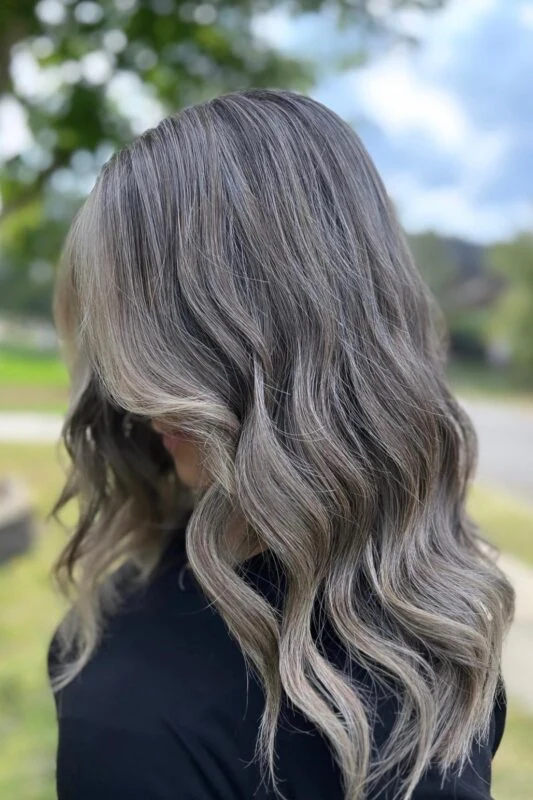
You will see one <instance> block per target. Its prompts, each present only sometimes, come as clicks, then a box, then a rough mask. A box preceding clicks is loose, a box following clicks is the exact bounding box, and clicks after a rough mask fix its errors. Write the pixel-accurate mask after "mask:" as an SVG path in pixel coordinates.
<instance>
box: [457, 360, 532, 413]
mask: <svg viewBox="0 0 533 800" xmlns="http://www.w3.org/2000/svg"><path fill="white" fill-rule="evenodd" d="M447 373H448V379H449V381H450V383H451V385H452V386H453V389H454V392H456V393H457V394H458V395H460V396H461V397H464V398H465V399H469V400H498V401H501V402H506V403H518V404H519V405H526V406H528V407H531V406H533V388H532V387H531V385H529V386H525V385H523V384H520V383H518V382H517V380H516V378H513V376H512V374H511V373H510V372H509V370H506V369H496V368H491V367H489V366H487V365H484V364H477V363H476V362H468V361H463V362H460V361H453V362H451V363H450V364H449V365H448V369H447Z"/></svg>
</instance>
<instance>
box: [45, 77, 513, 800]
mask: <svg viewBox="0 0 533 800" xmlns="http://www.w3.org/2000/svg"><path fill="white" fill-rule="evenodd" d="M55 314H56V323H57V328H58V331H59V334H60V338H61V339H62V341H63V344H64V348H65V354H66V360H67V362H68V364H69V367H70V370H71V376H72V388H71V399H70V406H69V410H68V414H67V418H66V421H65V425H64V430H63V437H62V438H63V441H64V444H65V446H66V449H67V451H68V453H69V456H70V462H71V463H70V472H69V475H68V477H67V480H66V484H65V487H64V489H63V492H62V494H61V496H60V497H59V499H58V501H57V503H56V507H55V512H56V513H59V512H60V511H61V509H62V508H63V506H64V505H65V504H66V503H68V501H69V500H70V499H72V498H77V500H78V503H79V517H78V522H77V525H76V527H75V530H74V532H73V534H72V536H71V537H70V539H69V541H68V543H67V545H66V547H65V549H64V551H63V552H62V553H61V555H60V557H59V560H58V562H57V564H56V567H55V572H54V574H55V576H56V578H57V581H58V583H59V585H60V587H61V589H62V591H63V592H64V593H65V594H66V595H67V597H68V598H69V601H70V604H71V605H70V608H71V612H70V613H69V614H68V615H67V617H66V619H65V621H64V623H63V625H62V626H61V628H60V634H61V641H62V643H63V652H64V653H68V654H69V657H68V658H65V664H64V668H63V670H62V672H61V674H60V676H59V677H58V678H57V680H56V682H55V688H56V689H60V688H61V687H62V686H65V685H66V684H67V683H68V682H69V681H71V680H72V678H73V677H74V676H75V675H77V674H78V673H79V672H80V670H81V669H82V668H83V666H84V665H85V664H86V663H87V661H88V659H89V658H90V657H91V655H92V654H93V652H94V651H95V648H96V647H97V645H98V642H99V639H100V636H101V633H102V630H103V629H104V627H105V619H106V617H107V615H109V614H112V613H113V611H114V610H115V609H116V608H117V604H118V603H120V590H119V582H118V580H117V578H116V576H117V575H118V574H120V570H119V566H120V565H121V564H123V563H124V562H125V561H128V562H131V563H136V564H137V565H138V567H139V576H140V578H139V579H140V580H141V581H149V580H150V576H151V575H152V574H153V568H154V566H155V565H156V564H157V562H158V558H159V557H160V554H161V553H162V551H163V548H164V546H165V544H166V543H167V542H168V539H169V537H171V536H172V535H175V531H176V526H179V524H180V521H181V522H182V523H184V524H185V523H186V525H185V537H186V550H187V556H188V562H189V565H190V568H191V569H192V572H193V574H194V576H195V578H196V580H197V582H198V584H199V586H200V587H201V589H202V590H203V591H204V592H205V594H206V596H207V597H208V598H209V599H210V600H211V601H212V602H213V603H214V604H215V605H216V607H217V608H218V610H219V611H220V614H221V615H222V617H223V619H224V620H225V623H226V624H227V627H228V629H229V631H230V633H231V635H232V636H234V637H235V639H236V640H237V642H238V644H239V645H240V647H241V648H242V651H243V653H244V655H245V658H246V663H247V664H248V666H249V667H250V668H251V669H254V670H255V671H256V673H257V674H258V676H259V677H260V679H261V682H262V685H263V686H264V690H265V708H264V715H263V717H262V722H261V725H260V728H259V731H258V740H257V748H256V756H257V757H258V759H259V760H260V762H261V765H262V768H263V770H264V772H263V774H264V775H267V776H269V777H270V778H271V779H272V783H273V786H274V788H275V789H276V790H277V781H276V770H275V734H276V728H277V724H278V722H279V715H280V709H281V707H282V701H283V698H284V697H285V698H288V700H289V701H290V702H291V703H292V704H293V705H294V706H295V707H296V708H297V709H299V710H300V711H301V712H302V713H303V714H304V715H305V716H306V717H307V718H308V719H309V720H311V721H312V722H313V723H314V724H316V726H317V727H318V729H319V730H320V732H321V733H322V734H323V735H324V736H325V738H326V740H327V741H328V742H329V743H330V745H331V749H332V752H333V754H334V756H335V758H336V760H337V762H338V765H339V767H340V770H341V774H342V777H343V782H344V790H345V796H346V798H347V800H359V799H360V798H363V797H364V796H365V792H367V791H368V790H369V787H371V786H372V784H373V782H374V781H376V780H377V779H379V778H383V777H384V776H385V775H386V774H388V773H389V771H392V773H394V771H395V770H396V771H400V772H401V775H402V780H401V784H400V786H401V790H399V791H400V794H399V795H398V796H401V797H402V798H409V797H410V796H411V794H412V792H413V790H414V788H415V786H416V784H417V782H418V781H419V779H420V777H421V775H422V774H423V772H424V771H425V769H426V768H427V767H428V765H429V764H430V763H436V764H438V765H440V767H441V769H442V771H443V774H445V773H446V771H447V770H449V769H451V768H452V767H455V766H456V765H458V766H459V768H462V766H464V765H465V764H466V762H467V760H468V754H469V751H470V748H471V747H472V745H473V743H474V742H475V741H478V740H480V739H481V738H482V737H484V736H486V735H488V731H489V724H490V717H491V711H492V708H493V701H494V697H495V693H496V691H497V684H498V680H499V671H500V662H501V651H502V641H503V638H504V636H505V633H506V630H507V628H508V626H509V624H510V621H511V619H512V614H513V602H514V600H513V591H512V588H511V586H510V585H509V583H508V581H507V580H506V578H505V576H504V575H503V573H502V572H501V571H500V569H499V568H498V567H497V566H496V565H495V563H494V559H493V556H492V555H491V554H490V553H489V552H488V551H487V549H486V547H485V544H484V541H483V539H482V538H481V536H480V534H479V533H478V532H477V530H476V527H475V525H474V524H473V523H472V522H471V521H470V520H469V518H468V517H467V514H466V512H465V495H466V492H467V488H468V486H469V483H470V480H471V478H472V474H473V469H474V465H475V455H476V440H475V436H474V433H473V429H472V426H471V423H470V421H469V419H468V417H467V416H466V415H465V412H464V411H463V410H462V408H461V407H460V405H459V404H458V402H457V401H456V400H455V399H454V396H453V395H452V393H451V392H450V389H449V387H448V384H447V381H446V377H445V371H444V363H445V354H446V336H445V334H444V333H443V330H444V329H443V326H442V322H441V318H440V316H439V313H438V311H437V309H436V308H435V305H434V303H433V301H432V298H431V295H430V293H429V291H428V290H427V288H426V286H425V284H424V283H423V281H422V280H421V277H420V275H419V273H418V271H417V269H416V266H415V265H414V263H413V259H412V256H411V254H410V252H409V249H408V246H407V244H406V240H405V238H404V235H403V233H402V231H401V228H400V226H399V223H398V221H397V218H396V215H395V211H394V208H393V205H392V203H391V200H390V199H389V197H388V195H387V192H386V190H385V188H384V186H383V184H382V181H381V179H380V177H379V175H378V173H377V171H376V169H375V167H374V165H373V163H372V161H371V159H370V158H369V155H368V154H367V152H366V150H365V148H364V146H363V144H362V143H361V141H360V139H359V138H358V136H357V135H356V133H355V132H354V131H353V130H352V128H351V127H350V126H349V125H348V124H347V123H346V122H344V121H343V120H342V119H340V118H339V117H338V116H337V115H336V114H334V113H333V112H332V111H331V110H329V109H328V108H326V107H325V106H324V105H322V104H320V103H318V102H316V101H314V100H312V99H310V98H309V97H306V96H303V95H300V94H297V93H292V92H289V91H281V90H280V91H277V90H248V91H242V92H234V93H231V94H226V95H223V96H221V97H217V98H215V99H213V100H210V101H209V102H205V103H202V104H199V105H195V106H191V107H188V108H185V109H184V110H182V111H181V112H180V113H178V114H175V115H172V116H169V117H168V118H166V119H164V120H163V121H162V122H160V123H159V125H157V127H155V128H153V129H150V130H148V131H146V132H145V133H144V134H143V135H142V136H140V137H139V138H137V139H136V140H134V141H133V142H132V143H131V144H129V145H128V146H126V147H125V148H124V149H122V150H121V151H120V152H118V153H117V154H115V155H114V156H113V157H112V158H111V159H110V161H108V163H107V164H106V165H105V166H104V168H103V170H102V172H101V174H100V176H99V177H98V180H97V182H96V185H95V186H94V189H93V190H92V192H91V194H90V196H89V197H88V199H87V200H86V202H85V204H84V205H83V207H82V209H81V210H80V212H79V213H78V214H77V216H76V218H75V220H74V222H73V224H72V227H71V230H70V233H69V235H68V238H67V241H66V245H65V249H64V255H63V259H62V265H61V268H60V274H59V277H58V282H57V289H56V298H55ZM151 418H157V419H158V420H162V421H163V422H164V424H165V425H166V426H167V427H168V428H171V429H172V428H174V427H175V428H179V429H180V430H181V431H185V432H186V433H188V434H189V435H191V436H193V437H194V439H195V440H196V441H197V442H198V443H199V446H200V447H201V452H202V459H203V463H204V465H205V467H206V468H207V470H208V474H209V476H210V481H208V482H207V483H206V485H204V486H202V488H200V489H197V490H191V489H189V488H187V487H186V486H185V485H184V484H183V483H182V482H181V481H180V479H179V477H178V476H177V475H176V473H175V472H174V471H173V469H172V462H171V461H170V458H169V456H168V454H167V453H166V451H165V450H164V449H163V448H162V446H161V444H160V441H159V438H158V436H157V435H156V434H155V433H154V431H153V430H152V429H151V428H150V425H149V422H150V420H151ZM237 519H238V520H241V521H244V526H245V528H244V529H245V531H246V533H245V534H244V535H245V536H249V539H250V541H252V540H253V541H254V542H259V543H260V545H261V546H262V547H263V548H265V549H267V550H268V551H269V552H270V553H272V554H273V556H274V557H275V559H276V561H277V563H278V564H279V565H280V568H281V569H282V570H283V574H284V576H285V579H286V593H285V595H284V600H283V604H282V608H281V609H278V608H274V607H273V606H272V605H271V604H270V603H269V602H268V601H267V599H266V598H265V597H264V596H262V595H260V594H259V593H258V592H256V591H255V590H254V588H253V587H252V586H251V585H250V584H249V582H247V581H246V580H245V577H244V576H243V575H242V574H241V572H240V571H239V563H240V562H239V559H238V557H237V555H236V551H235V547H234V545H232V544H231V543H230V539H229V537H228V536H227V531H228V530H229V528H230V526H231V525H232V523H233V522H234V521H235V520H237ZM173 532H174V534H173ZM317 603H319V608H320V614H321V618H322V619H323V620H327V622H328V624H329V625H330V626H331V629H332V630H333V631H334V632H335V636H336V637H337V640H338V642H339V643H340V645H341V646H342V648H343V651H344V652H345V653H346V654H348V656H349V657H351V658H353V659H355V660H356V661H357V662H358V663H359V664H362V665H363V666H364V667H366V668H368V670H369V672H370V674H371V675H372V679H373V681H374V682H375V684H379V685H381V686H383V687H386V688H387V691H390V692H393V693H394V696H395V697H396V698H397V700H398V708H399V712H398V716H397V719H396V721H395V724H394V728H393V730H392V732H391V734H390V737H389V738H388V740H387V742H386V743H385V745H384V746H383V748H382V749H381V750H380V752H379V754H378V755H377V756H376V754H375V753H374V750H373V745H372V724H373V721H374V716H373V714H374V712H375V709H374V707H373V705H372V701H371V698H370V697H369V694H368V692H366V693H365V692H364V691H363V689H362V688H361V687H360V686H358V685H357V684H356V683H354V682H353V681H351V680H350V676H349V675H348V674H346V673H345V672H344V671H343V670H341V669H339V668H338V667H337V666H335V665H334V664H333V663H331V661H330V660H328V658H327V656H326V655H325V653H324V651H323V650H322V649H321V647H320V646H319V643H318V642H317V640H316V637H314V635H313V633H312V619H313V610H314V609H316V605H317ZM400 772H398V774H400Z"/></svg>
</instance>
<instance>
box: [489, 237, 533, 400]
mask: <svg viewBox="0 0 533 800" xmlns="http://www.w3.org/2000/svg"><path fill="white" fill-rule="evenodd" d="M489 257H490V263H491V265H492V267H493V269H494V270H495V271H496V272H497V273H498V274H500V275H502V276H503V277H504V279H505V281H506V284H507V288H506V290H505V292H504V293H503V294H502V297H501V300H500V302H499V303H498V306H497V309H496V314H495V317H494V323H493V332H494V334H495V335H497V336H498V337H499V338H501V339H503V340H505V341H507V342H508V343H509V345H510V348H511V359H512V363H513V365H514V368H515V370H516V373H517V377H518V378H519V379H521V380H522V381H523V382H524V383H527V384H530V385H531V384H533V234H531V233H524V234H522V235H521V236H518V237H517V238H516V239H515V240H514V241H512V242H507V243H504V244H499V245H496V246H494V247H493V248H491V251H490V255H489Z"/></svg>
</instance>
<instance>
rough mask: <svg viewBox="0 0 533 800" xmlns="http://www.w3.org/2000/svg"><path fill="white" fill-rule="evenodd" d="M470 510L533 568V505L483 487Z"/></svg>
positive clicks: (502, 546)
mask: <svg viewBox="0 0 533 800" xmlns="http://www.w3.org/2000/svg"><path fill="white" fill-rule="evenodd" d="M469 508H470V511H471V513H472V516H473V517H474V519H475V520H476V522H477V523H478V525H479V526H480V527H481V529H482V531H483V533H484V535H485V536H486V538H487V539H490V541H492V542H494V544H495V545H496V546H497V547H499V548H500V550H502V551H507V552H509V553H512V554H513V555H515V556H517V557H518V558H521V559H523V561H526V562H527V563H528V564H529V565H530V566H532V567H533V506H531V505H528V504H527V503H525V502H524V501H521V500H517V499H515V497H512V496H511V495H510V494H509V493H508V492H506V491H504V490H502V489H500V488H496V487H492V486H491V487H488V486H485V485H484V486H473V487H472V489H471V493H470V506H469ZM532 796H533V792H532Z"/></svg>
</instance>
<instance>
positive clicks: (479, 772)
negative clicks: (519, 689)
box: [413, 678, 507, 800]
mask: <svg viewBox="0 0 533 800" xmlns="http://www.w3.org/2000/svg"><path fill="white" fill-rule="evenodd" d="M506 712H507V701H506V693H505V686H504V683H503V680H502V679H501V678H500V680H499V682H498V687H497V690H496V695H495V698H494V706H493V712H492V719H491V724H490V731H489V736H488V738H487V740H486V741H485V742H480V743H476V744H474V745H473V747H472V751H471V753H470V760H469V763H468V764H467V765H466V767H465V768H464V769H463V771H462V772H461V773H457V771H455V772H453V771H452V772H451V773H450V774H449V775H448V776H447V778H446V779H445V781H444V782H443V781H442V776H441V774H440V772H439V771H438V770H437V769H433V768H431V769H429V770H428V772H427V774H426V775H425V776H424V778H423V780H422V781H421V782H420V784H419V786H418V787H417V789H416V791H415V793H414V795H413V800H434V799H435V800H492V795H491V782H492V759H493V757H494V754H495V753H496V751H497V750H498V747H499V746H500V742H501V740H502V737H503V732H504V729H505V718H506Z"/></svg>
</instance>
